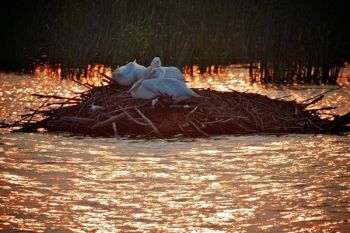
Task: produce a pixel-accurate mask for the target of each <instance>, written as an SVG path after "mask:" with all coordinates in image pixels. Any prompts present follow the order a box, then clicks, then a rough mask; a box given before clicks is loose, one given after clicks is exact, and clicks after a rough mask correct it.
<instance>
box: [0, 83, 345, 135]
mask: <svg viewBox="0 0 350 233" xmlns="http://www.w3.org/2000/svg"><path fill="white" fill-rule="evenodd" d="M107 81H108V80H107ZM76 82H78V83H80V82H79V81H76ZM81 84H82V85H84V86H85V87H87V88H88V90H87V91H85V92H82V93H77V94H76V96H73V97H61V96H55V95H40V94H36V96H37V97H38V98H44V99H46V101H45V102H44V104H43V105H42V106H40V107H39V108H38V109H32V110H31V112H29V113H28V114H25V115H23V116H22V119H20V120H19V121H18V122H14V123H5V122H3V123H2V125H0V126H1V127H4V128H13V127H19V129H18V130H19V131H22V132H33V131H37V130H39V129H42V128H44V129H46V130H48V131H66V132H70V133H77V134H84V135H93V136H107V137H110V136H116V137H119V136H125V135H127V136H137V137H158V138H163V137H173V136H176V135H183V136H186V137H207V136H210V135H222V134H235V135H236V134H239V135H241V134H256V133H273V134H276V133H340V132H348V131H350V126H347V124H349V123H350V113H348V114H346V115H344V116H334V120H329V119H321V118H320V117H319V116H318V114H319V113H320V112H322V110H329V109H333V108H332V107H324V108H320V109H315V108H313V109H312V110H307V107H309V106H311V105H312V104H314V103H316V102H318V101H319V100H321V99H322V98H323V97H324V95H323V94H320V95H318V96H315V97H313V98H310V99H308V100H305V101H303V102H302V103H296V102H294V101H285V100H282V99H270V98H268V97H266V96H262V95H258V94H250V93H241V92H236V91H234V92H218V91H213V90H207V89H194V91H196V92H197V93H198V94H199V95H200V96H201V97H196V98H191V99H188V100H185V101H183V102H181V103H174V102H173V101H172V100H171V98H170V97H168V96H159V97H158V99H159V101H158V102H156V103H155V104H152V102H153V101H150V100H140V99H134V98H132V97H131V96H130V94H128V93H127V89H128V88H126V87H119V86H116V85H111V84H109V85H105V86H101V87H93V86H89V85H88V84H85V83H81ZM333 91H334V89H333Z"/></svg>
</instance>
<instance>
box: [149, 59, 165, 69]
mask: <svg viewBox="0 0 350 233" xmlns="http://www.w3.org/2000/svg"><path fill="white" fill-rule="evenodd" d="M161 66H162V62H161V61H160V58H159V57H154V58H153V60H152V62H151V67H152V68H157V67H161Z"/></svg>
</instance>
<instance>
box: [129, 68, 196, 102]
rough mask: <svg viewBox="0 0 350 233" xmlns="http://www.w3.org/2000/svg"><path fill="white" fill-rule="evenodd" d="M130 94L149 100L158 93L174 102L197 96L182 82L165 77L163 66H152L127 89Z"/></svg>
mask: <svg viewBox="0 0 350 233" xmlns="http://www.w3.org/2000/svg"><path fill="white" fill-rule="evenodd" d="M129 92H130V93H131V96H132V97H134V98H136V99H147V100H151V99H154V98H155V97H157V96H159V95H168V96H171V97H172V98H173V99H174V101H175V102H180V101H183V100H185V99H188V98H190V97H199V95H197V94H196V93H195V92H194V91H192V90H191V89H190V88H188V87H187V86H186V85H185V83H184V82H182V81H180V80H178V79H174V78H166V77H165V70H164V68H163V67H158V68H154V69H152V70H151V73H150V74H149V75H147V76H146V77H145V78H144V79H141V80H139V81H137V82H136V83H135V84H134V85H133V86H132V87H131V89H130V90H129Z"/></svg>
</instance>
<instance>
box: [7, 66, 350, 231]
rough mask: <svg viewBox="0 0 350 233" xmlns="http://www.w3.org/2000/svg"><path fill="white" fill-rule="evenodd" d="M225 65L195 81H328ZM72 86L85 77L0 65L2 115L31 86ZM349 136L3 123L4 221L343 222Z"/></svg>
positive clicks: (277, 92) (207, 225)
mask: <svg viewBox="0 0 350 233" xmlns="http://www.w3.org/2000/svg"><path fill="white" fill-rule="evenodd" d="M233 75H236V76H235V77H236V81H232V80H230V79H225V78H223V79H222V80H220V79H221V78H222V77H215V76H213V77H205V78H204V79H203V80H204V81H205V82H202V83H201V85H203V83H207V84H206V85H211V86H212V87H215V86H216V85H218V86H216V87H215V88H217V89H220V88H223V85H221V86H220V85H219V84H218V83H219V81H220V82H222V83H226V85H225V88H227V87H229V88H231V89H232V88H238V87H239V88H241V89H245V90H248V91H255V92H259V93H266V94H269V95H270V96H274V97H279V96H285V95H292V96H290V97H287V98H296V99H297V98H300V99H302V98H306V97H309V96H310V95H313V94H317V93H320V92H322V91H323V90H327V89H330V88H334V87H329V86H321V87H312V88H309V89H306V91H304V92H302V91H300V90H301V89H305V88H299V87H298V88H294V87H292V88H286V87H283V88H281V87H261V86H260V87H259V86H257V85H249V84H247V83H246V82H244V80H243V79H244V77H242V79H239V77H240V75H242V74H241V73H240V72H236V73H234V74H233ZM243 76H244V75H243ZM197 78H198V77H193V78H192V80H197ZM242 80H243V81H242ZM194 83H195V82H192V83H190V85H194ZM28 87H29V88H28ZM70 90H73V91H81V87H78V86H77V85H76V84H74V83H72V82H69V81H60V80H56V79H51V80H49V79H42V77H35V78H33V77H29V76H22V75H13V74H1V76H0V106H1V108H2V110H1V113H0V116H1V119H4V118H6V119H18V117H19V115H20V114H22V113H24V112H25V110H24V108H23V106H28V107H35V106H39V105H40V104H41V103H42V102H41V100H37V99H35V98H33V97H31V96H30V93H32V92H44V93H51V94H64V95H68V96H69V95H71V91H70ZM349 93H350V92H349V88H348V87H347V88H344V89H342V90H340V91H338V92H335V93H330V94H329V95H327V97H326V98H325V99H324V100H323V101H322V102H321V103H320V105H322V106H324V105H328V104H334V103H338V104H339V106H340V108H339V109H337V110H335V111H338V112H339V113H345V112H347V111H349ZM349 142H350V135H308V134H306V135H300V134H299V135H298V134H289V135H251V136H221V137H210V138H205V139H184V138H174V139H169V140H162V139H153V140H141V139H139V140H135V139H128V138H122V139H115V138H90V137H81V136H76V135H75V136H74V135H70V134H64V133H63V134H62V133H61V134H55V133H9V132H8V131H5V130H2V131H1V132H0V184H1V185H0V230H2V231H7V230H13V231H34V232H47V231H49V232H350V143H349Z"/></svg>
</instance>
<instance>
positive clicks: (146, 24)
mask: <svg viewBox="0 0 350 233" xmlns="http://www.w3.org/2000/svg"><path fill="white" fill-rule="evenodd" d="M348 13H349V12H348V10H347V8H346V2H345V1H341V0H338V1H326V2H325V1H312V0H308V1H301V0H296V1H290V0H269V1H265V0H191V1H189V0H186V1H185V0H177V1H170V0H169V1H166V0H158V1H154V0H149V1H140V0H114V1H112V0H99V1H96V0H80V1H71V0H50V1H47V0H36V1H30V0H27V1H18V0H17V1H9V2H6V3H5V4H4V6H3V7H2V8H1V17H2V19H1V24H3V25H2V26H1V29H2V32H3V33H2V35H1V41H2V43H1V46H0V47H1V55H0V59H1V64H0V65H1V68H7V69H18V68H31V66H32V65H33V63H35V62H36V63H40V62H47V63H49V64H52V65H57V64H60V66H61V68H62V74H63V76H68V75H72V74H74V75H77V76H79V75H80V72H81V71H82V69H85V68H86V67H87V65H88V64H94V63H95V64H96V63H98V64H105V65H108V66H111V67H113V68H114V67H116V66H117V65H122V64H125V63H126V62H127V61H131V60H133V59H137V61H138V62H140V63H143V64H148V63H150V61H151V59H152V58H153V57H154V56H160V57H161V58H162V60H163V61H164V64H165V65H170V64H171V65H176V66H178V67H180V68H181V67H183V66H185V65H193V64H197V65H199V67H201V68H202V70H204V68H205V67H207V66H209V65H212V64H214V65H226V64H232V63H242V62H244V63H248V64H250V65H249V67H250V74H251V76H252V78H253V80H254V79H256V78H257V77H258V78H259V79H260V80H261V81H263V82H278V83H282V82H305V83H321V82H322V83H335V81H336V78H337V76H338V75H339V72H340V71H341V68H342V65H343V63H344V61H345V60H349V59H350V45H349V44H350V43H349V41H350V32H349V31H350V30H349V26H348V22H347V17H348Z"/></svg>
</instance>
